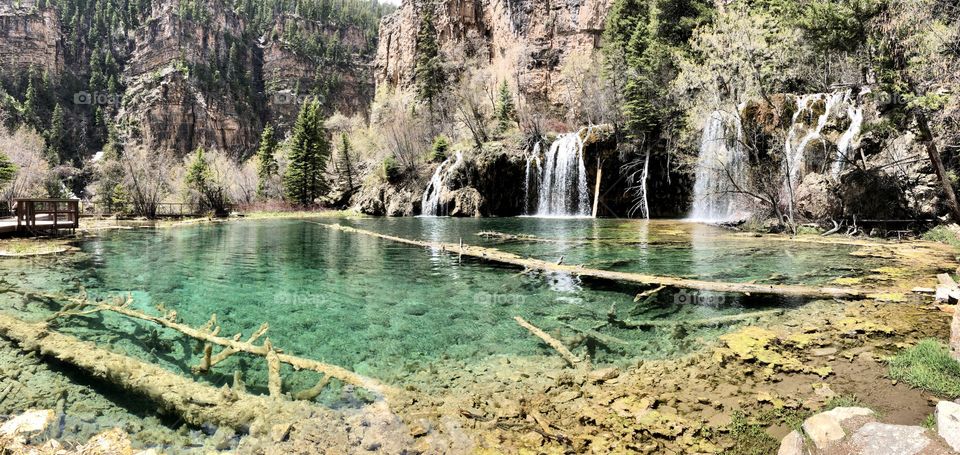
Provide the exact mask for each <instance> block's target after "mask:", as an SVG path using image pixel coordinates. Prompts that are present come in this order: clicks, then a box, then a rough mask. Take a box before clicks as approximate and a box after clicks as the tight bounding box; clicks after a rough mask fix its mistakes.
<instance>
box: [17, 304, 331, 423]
mask: <svg viewBox="0 0 960 455" xmlns="http://www.w3.org/2000/svg"><path fill="white" fill-rule="evenodd" d="M0 335H2V336H3V337H4V338H7V339H9V340H12V341H14V342H16V343H17V344H19V345H20V346H21V348H22V349H24V350H27V351H33V352H38V353H41V354H42V355H44V356H47V357H51V358H54V359H57V360H60V361H62V362H64V363H66V364H69V365H72V366H74V367H76V368H79V369H80V370H83V371H86V372H88V373H89V374H91V375H93V376H95V377H97V378H100V379H103V380H105V381H107V382H109V383H111V384H114V385H117V386H119V387H121V388H123V389H126V390H128V391H131V392H134V393H137V394H140V395H143V396H145V397H147V398H149V399H151V400H153V401H154V402H156V403H158V404H159V405H160V408H161V409H162V410H164V411H166V412H169V413H173V414H175V415H177V416H180V417H181V418H182V419H183V420H185V421H186V422H189V423H190V424H192V425H197V426H199V425H204V424H209V423H213V424H215V425H217V426H226V427H229V428H233V429H235V430H237V431H247V430H250V431H251V433H254V432H256V430H257V429H260V430H261V431H265V430H268V429H269V428H270V426H271V425H274V424H277V423H281V422H289V423H294V422H296V421H297V420H301V419H304V418H307V417H309V416H312V415H318V414H322V413H323V412H325V411H324V410H323V409H322V408H319V407H316V406H312V405H310V404H309V403H306V402H296V401H289V400H279V399H276V398H273V397H266V396H258V395H250V394H247V393H244V392H242V391H238V390H237V389H230V388H222V389H219V388H216V387H213V386H210V385H205V384H200V383H197V382H195V381H192V380H190V379H188V378H185V377H182V376H180V375H177V374H175V373H172V372H170V371H167V370H165V369H164V368H162V367H160V366H157V365H153V364H150V363H147V362H143V361H140V360H137V359H133V358H130V357H127V356H125V355H121V354H117V353H113V352H110V351H108V350H105V349H102V348H100V347H98V346H97V345H96V344H94V343H92V342H88V341H82V340H78V339H76V338H74V337H72V336H69V335H64V334H61V333H59V332H56V331H54V330H51V329H50V328H49V326H48V325H47V324H46V323H42V322H41V323H31V322H26V321H22V320H20V319H17V318H14V317H11V316H7V315H2V314H0ZM257 422H259V424H258V423H257Z"/></svg>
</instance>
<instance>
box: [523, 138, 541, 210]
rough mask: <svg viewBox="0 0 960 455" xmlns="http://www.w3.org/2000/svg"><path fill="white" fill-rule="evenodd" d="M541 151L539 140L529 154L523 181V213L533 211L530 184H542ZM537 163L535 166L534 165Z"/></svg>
mask: <svg viewBox="0 0 960 455" xmlns="http://www.w3.org/2000/svg"><path fill="white" fill-rule="evenodd" d="M540 151H541V145H540V141H537V143H536V144H534V145H533V152H532V153H530V155H528V156H527V172H526V174H525V176H524V181H523V213H524V214H529V213H531V212H532V210H531V205H533V204H531V203H530V185H531V183H534V184H535V185H537V186H538V187H539V185H540V176H541V175H542V174H543V167H542V166H541V165H540ZM534 164H535V165H536V168H534V167H533V166H532V165H534Z"/></svg>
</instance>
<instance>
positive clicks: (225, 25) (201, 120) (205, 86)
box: [117, 0, 261, 157]
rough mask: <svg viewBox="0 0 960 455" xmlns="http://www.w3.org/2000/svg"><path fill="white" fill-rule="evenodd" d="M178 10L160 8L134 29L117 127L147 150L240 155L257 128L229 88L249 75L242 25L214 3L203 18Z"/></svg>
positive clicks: (246, 104)
mask: <svg viewBox="0 0 960 455" xmlns="http://www.w3.org/2000/svg"><path fill="white" fill-rule="evenodd" d="M177 5H178V3H177V2H164V3H161V4H159V5H158V6H157V7H156V8H155V9H154V14H153V15H152V16H151V17H150V18H149V19H148V20H147V21H146V22H145V23H144V25H143V26H141V27H140V28H139V29H138V30H137V32H136V34H135V36H134V51H133V52H132V54H131V57H130V60H129V63H128V64H127V67H126V69H125V71H124V76H125V78H127V80H128V88H127V91H126V93H125V94H124V97H123V104H122V108H121V110H120V112H119V114H118V116H117V117H118V123H119V124H120V125H121V127H122V130H123V132H124V133H125V134H126V137H127V138H128V139H132V140H133V141H136V142H137V143H141V144H143V145H146V146H147V147H149V148H151V149H155V150H162V149H166V150H172V151H174V152H176V153H177V154H180V155H184V154H187V153H189V152H191V151H193V150H194V149H196V148H197V147H200V146H203V147H207V148H215V149H220V150H224V151H227V152H228V153H230V154H232V155H234V156H237V157H243V156H245V155H247V154H249V153H251V151H252V149H253V147H255V146H256V141H257V137H258V135H259V132H260V129H261V122H260V116H259V115H258V114H257V113H256V111H255V109H254V107H253V106H252V105H251V103H250V100H249V99H248V98H245V97H244V96H238V93H236V92H235V91H231V85H230V84H231V82H234V81H232V80H231V79H241V78H244V79H245V81H244V83H245V84H249V83H250V82H251V81H249V80H247V79H246V78H249V77H250V76H251V75H254V74H256V73H255V67H254V65H253V61H254V55H251V54H252V52H251V51H250V47H249V46H248V45H247V44H246V43H245V42H244V36H245V35H246V33H245V25H244V24H243V21H241V20H240V18H239V17H237V16H236V14H234V13H233V12H231V11H230V10H229V8H226V7H225V6H224V5H223V4H221V3H220V2H219V1H215V0H214V1H210V2H209V3H208V6H209V8H207V14H206V16H205V17H203V18H202V19H201V18H189V17H183V16H181V14H180V12H179V11H178V8H177ZM231 50H232V53H233V54H234V55H232V56H231Z"/></svg>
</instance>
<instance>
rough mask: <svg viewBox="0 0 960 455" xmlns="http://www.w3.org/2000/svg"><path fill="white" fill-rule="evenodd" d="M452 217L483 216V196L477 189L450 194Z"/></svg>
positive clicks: (466, 189) (464, 189)
mask: <svg viewBox="0 0 960 455" xmlns="http://www.w3.org/2000/svg"><path fill="white" fill-rule="evenodd" d="M449 197H450V200H451V205H452V206H453V207H452V208H451V209H450V212H449V214H450V216H458V217H480V216H483V208H484V200H483V196H482V195H481V194H480V192H479V191H477V189H476V188H472V187H470V188H463V189H459V190H457V191H454V192H452V193H450V195H449Z"/></svg>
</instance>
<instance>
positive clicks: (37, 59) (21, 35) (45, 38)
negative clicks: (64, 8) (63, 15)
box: [0, 0, 63, 76]
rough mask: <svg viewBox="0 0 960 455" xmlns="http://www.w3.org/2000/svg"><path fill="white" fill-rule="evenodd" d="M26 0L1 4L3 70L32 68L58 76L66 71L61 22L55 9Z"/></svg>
mask: <svg viewBox="0 0 960 455" xmlns="http://www.w3.org/2000/svg"><path fill="white" fill-rule="evenodd" d="M35 4H36V2H35V1H32V0H26V1H21V2H18V4H17V6H12V5H10V4H9V2H5V3H3V4H0V71H2V72H8V71H23V70H24V69H26V68H33V69H36V70H38V71H45V72H47V73H48V74H50V75H52V76H56V75H58V74H60V73H61V72H62V71H63V47H62V39H61V33H60V19H59V17H58V16H57V13H56V11H54V10H53V8H45V9H38V8H37V7H36V5H35Z"/></svg>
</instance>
